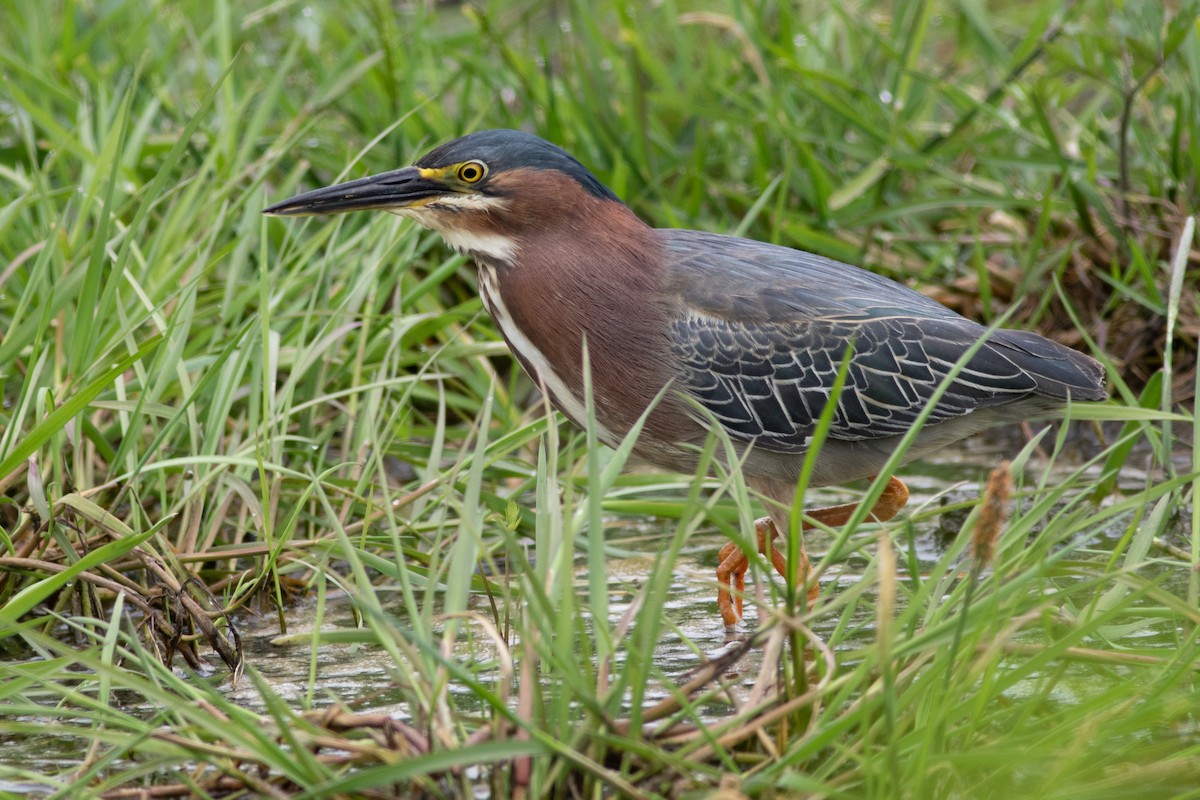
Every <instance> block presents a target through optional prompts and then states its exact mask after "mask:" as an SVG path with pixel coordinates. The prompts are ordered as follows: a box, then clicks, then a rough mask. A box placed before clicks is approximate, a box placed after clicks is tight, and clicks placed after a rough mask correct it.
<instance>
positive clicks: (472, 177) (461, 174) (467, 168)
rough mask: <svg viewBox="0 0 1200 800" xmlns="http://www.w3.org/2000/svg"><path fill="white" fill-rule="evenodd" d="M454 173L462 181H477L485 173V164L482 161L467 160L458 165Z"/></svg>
mask: <svg viewBox="0 0 1200 800" xmlns="http://www.w3.org/2000/svg"><path fill="white" fill-rule="evenodd" d="M456 174H457V175H458V179H459V180H460V181H462V182H463V183H479V181H481V180H482V179H483V176H484V175H486V174H487V164H484V163H483V162H482V161H468V162H466V163H465V164H459V165H458V171H457V173H456Z"/></svg>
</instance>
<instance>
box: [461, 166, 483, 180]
mask: <svg viewBox="0 0 1200 800" xmlns="http://www.w3.org/2000/svg"><path fill="white" fill-rule="evenodd" d="M462 176H463V180H465V181H473V180H477V179H478V178H479V169H478V168H476V167H463V171H462Z"/></svg>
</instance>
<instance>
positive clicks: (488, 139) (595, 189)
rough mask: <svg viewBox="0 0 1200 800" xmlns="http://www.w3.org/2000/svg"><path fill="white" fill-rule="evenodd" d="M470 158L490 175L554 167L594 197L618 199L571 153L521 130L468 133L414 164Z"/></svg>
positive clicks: (442, 163) (426, 165) (434, 164)
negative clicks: (478, 162) (477, 162)
mask: <svg viewBox="0 0 1200 800" xmlns="http://www.w3.org/2000/svg"><path fill="white" fill-rule="evenodd" d="M471 160H478V161H482V162H483V163H485V164H487V165H488V170H489V174H490V175H496V174H497V173H500V172H505V171H507V170H510V169H518V168H521V167H526V168H530V169H551V170H555V171H557V172H561V173H563V174H564V175H569V176H571V177H572V178H574V179H575V180H576V181H577V182H578V183H579V185H580V186H582V187H583V188H584V189H586V190H587V191H588V192H590V193H591V194H593V195H595V196H596V197H600V198H603V199H605V200H614V201H616V202H618V203H619V202H621V201H620V198H618V197H617V196H616V195H615V194H613V193H612V191H611V190H610V189H609V188H608V187H607V186H605V185H604V184H603V183H601V182H600V181H599V179H598V178H596V176H595V175H593V174H592V173H591V172H589V171H588V168H587V167H585V166H584V165H583V164H580V163H579V162H578V161H576V160H575V157H574V156H572V155H571V154H570V153H568V152H567V151H565V150H563V149H562V148H561V147H558V146H557V145H553V144H551V143H550V142H547V141H546V140H545V139H542V138H539V137H537V136H534V135H533V134H532V133H524V132H523V131H512V130H504V129H497V130H490V131H477V132H476V133H469V134H467V135H466V136H464V137H462V138H461V139H455V140H454V141H452V142H446V144H444V145H442V146H440V147H438V148H436V149H434V150H431V151H430V152H429V153H427V154H426V155H425V156H423V157H422V158H421V160H420V161H418V162H417V166H418V167H422V168H426V169H429V168H438V167H445V166H448V165H450V164H458V163H460V162H463V161H471Z"/></svg>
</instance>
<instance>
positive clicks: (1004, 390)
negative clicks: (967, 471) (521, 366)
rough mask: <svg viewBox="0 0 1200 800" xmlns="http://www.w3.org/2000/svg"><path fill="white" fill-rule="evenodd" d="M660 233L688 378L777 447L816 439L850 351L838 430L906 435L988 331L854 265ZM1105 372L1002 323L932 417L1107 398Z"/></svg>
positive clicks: (730, 422) (701, 397)
mask: <svg viewBox="0 0 1200 800" xmlns="http://www.w3.org/2000/svg"><path fill="white" fill-rule="evenodd" d="M661 235H662V240H663V243H664V246H665V248H666V250H667V253H668V256H669V259H668V260H669V266H668V268H667V270H666V273H665V275H664V288H665V289H666V290H667V296H668V297H669V298H670V301H669V302H670V303H671V306H672V307H671V311H670V315H671V325H670V336H671V348H672V354H673V356H674V358H675V360H676V366H677V368H678V369H679V372H680V375H681V381H682V384H683V388H684V389H685V391H686V392H687V393H688V394H689V395H690V396H692V397H693V398H694V399H695V400H696V401H698V402H699V404H700V405H701V406H702V407H703V408H704V409H706V410H707V411H708V412H710V413H711V414H712V415H714V416H715V417H716V418H717V419H718V420H720V422H721V423H722V425H723V426H724V427H725V428H726V429H727V430H728V431H729V433H730V435H732V436H734V437H735V438H737V439H741V440H745V441H755V442H756V443H757V444H758V445H759V446H761V447H765V448H767V449H771V450H778V451H785V452H789V451H794V452H800V451H803V450H804V449H805V447H806V446H807V441H808V439H809V437H810V436H811V435H812V432H813V430H814V429H815V427H816V423H817V420H818V419H819V417H820V414H821V412H822V410H823V409H824V408H825V405H826V404H827V403H828V401H829V398H830V394H831V387H832V386H833V383H834V380H835V378H836V375H837V372H838V369H839V366H840V364H841V363H842V361H843V359H848V364H847V374H846V383H845V386H844V388H843V390H842V393H841V394H840V395H839V397H838V398H837V406H836V410H835V413H834V417H833V424H832V427H831V428H830V432H829V435H830V436H831V437H833V438H835V439H842V440H861V439H878V438H883V437H888V436H896V435H899V434H903V433H904V432H905V431H907V430H908V429H909V428H910V427H911V426H912V424H913V423H914V422H915V421H916V418H917V416H918V415H919V414H920V413H921V411H922V410H923V409H924V408H925V406H926V405H928V403H929V401H930V399H931V398H932V395H933V393H934V391H935V390H936V389H937V387H938V386H939V385H940V384H941V383H942V382H944V381H945V380H946V378H947V376H948V375H949V373H950V372H951V370H952V369H953V367H954V365H955V364H956V363H957V362H958V361H959V360H960V359H961V358H962V357H963V356H964V354H965V353H966V352H967V351H968V350H969V349H970V348H971V347H972V345H974V344H975V343H976V342H977V341H979V339H981V338H983V337H984V336H985V335H986V334H987V331H986V329H985V328H983V327H982V326H980V325H978V324H976V323H974V322H971V321H969V320H967V319H964V318H963V317H961V316H959V315H957V314H955V313H954V312H953V311H950V310H949V309H947V308H946V307H944V306H942V305H941V304H939V303H937V302H935V301H933V300H930V299H929V298H927V297H925V296H924V295H921V294H919V293H917V292H914V291H912V290H910V289H907V288H905V287H903V286H900V285H899V284H897V283H894V282H892V281H889V280H887V279H886V278H882V277H880V276H877V275H874V274H872V273H870V272H866V271H865V270H860V269H858V268H856V267H852V266H849V265H847V264H839V263H838V262H835V261H831V260H829V259H825V258H821V257H819V256H814V255H812V254H809V253H804V252H802V251H798V250H790V249H788V248H782V247H776V246H773V245H768V244H764V243H761V242H753V241H749V240H745V239H736V238H733V237H725V236H717V235H713V234H703V233H698V232H694V231H663V232H661ZM848 351H849V354H848ZM1099 374H1100V373H1099V365H1098V364H1096V362H1094V361H1092V360H1091V359H1090V358H1088V357H1087V356H1084V355H1082V354H1079V353H1076V352H1075V351H1073V350H1070V349H1068V348H1064V347H1062V346H1060V345H1057V344H1054V343H1053V342H1050V341H1048V340H1045V339H1042V338H1041V337H1039V336H1036V335H1034V334H1025V333H1021V332H1017V331H993V332H992V333H991V335H990V336H988V339H987V341H985V342H984V344H983V345H982V346H980V347H979V349H978V350H977V351H976V352H975V353H974V354H973V355H972V356H971V358H970V359H969V360H967V362H966V363H965V364H964V366H963V368H962V369H961V370H960V371H959V372H958V374H957V375H956V376H955V377H954V379H953V380H951V381H949V382H948V383H947V386H946V390H945V392H944V393H943V395H942V396H941V398H940V399H939V401H938V403H937V405H936V407H935V408H934V409H933V410H932V412H931V413H930V416H929V420H928V424H936V423H938V422H942V421H945V420H948V419H951V418H954V417H958V416H962V415H964V414H967V413H970V412H971V411H973V410H975V409H977V408H980V407H983V406H990V405H1000V404H1004V403H1008V402H1012V401H1015V400H1019V399H1022V398H1025V397H1030V396H1037V395H1042V396H1046V397H1051V398H1061V399H1066V398H1067V397H1068V396H1071V397H1075V398H1076V399H1099V398H1100V397H1102V396H1103V392H1102V389H1100V388H1098V387H1099V385H1100V384H1099Z"/></svg>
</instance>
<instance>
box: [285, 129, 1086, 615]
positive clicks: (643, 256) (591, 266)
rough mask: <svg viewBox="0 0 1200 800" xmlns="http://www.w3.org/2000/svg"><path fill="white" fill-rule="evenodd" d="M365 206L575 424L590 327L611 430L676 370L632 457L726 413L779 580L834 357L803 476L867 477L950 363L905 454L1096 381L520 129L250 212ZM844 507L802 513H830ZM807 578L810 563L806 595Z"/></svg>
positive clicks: (664, 452) (725, 594) (728, 579)
mask: <svg viewBox="0 0 1200 800" xmlns="http://www.w3.org/2000/svg"><path fill="white" fill-rule="evenodd" d="M362 209H379V210H381V211H389V212H391V213H393V214H398V215H400V216H403V217H409V218H411V219H413V220H416V222H417V223H418V224H420V225H422V226H424V227H427V228H431V229H433V230H434V231H436V232H437V233H439V234H440V235H441V236H442V238H443V239H444V240H445V241H446V243H447V244H448V245H449V246H450V247H451V248H453V249H454V250H456V251H457V252H459V253H462V254H465V255H467V256H469V257H471V258H472V259H473V260H474V261H475V264H476V265H477V267H478V274H479V293H480V295H481V297H482V299H483V304H484V307H485V308H487V310H488V312H489V313H490V314H491V316H492V319H493V320H495V323H496V325H497V327H498V328H499V329H500V333H501V334H502V335H503V336H504V339H505V341H507V342H508V346H509V348H510V349H511V350H512V351H513V354H514V355H515V356H516V357H517V360H518V361H519V362H520V363H521V366H522V367H524V369H525V371H526V372H527V373H528V374H529V376H530V378H532V379H533V381H534V382H535V383H536V384H537V385H538V386H539V387H540V388H541V390H542V391H543V392H544V393H545V394H546V395H547V396H548V397H549V398H550V400H551V401H552V402H553V404H554V405H555V406H556V407H557V408H558V409H559V410H560V411H562V413H563V414H564V415H565V416H566V417H567V418H568V419H570V420H571V421H572V422H574V423H575V424H576V425H582V424H583V423H584V421H585V419H586V413H585V401H584V397H583V385H584V382H583V365H584V348H585V346H586V349H587V361H588V363H589V364H590V369H591V380H592V391H593V398H594V404H595V421H596V427H597V435H598V438H599V439H600V440H601V441H602V442H604V443H605V444H608V445H610V446H616V445H617V444H618V443H620V442H621V440H622V439H623V437H625V435H626V434H627V433H628V432H629V431H630V429H631V427H632V426H633V425H634V423H635V422H636V421H637V420H638V418H639V417H640V416H641V415H642V414H643V412H645V411H646V409H647V408H649V407H650V406H651V405H652V404H653V403H654V400H655V398H656V397H657V396H658V395H659V394H660V392H661V391H662V390H663V388H664V387H668V386H669V387H670V389H669V390H668V391H667V392H666V393H665V394H664V396H663V398H662V399H661V401H660V402H659V403H658V404H657V405H654V407H653V409H652V410H651V411H650V413H649V415H648V416H647V418H646V421H645V425H644V428H643V430H642V432H641V434H640V436H639V437H638V439H637V442H636V445H635V447H634V452H635V453H636V454H637V455H638V456H640V457H641V458H643V459H645V460H646V461H649V462H651V463H652V464H655V465H658V466H660V467H663V468H666V469H670V470H677V471H683V472H688V471H694V470H695V469H696V468H697V465H698V458H699V455H698V453H699V450H700V448H699V445H701V444H702V443H703V442H704V440H705V437H706V436H708V435H709V433H710V428H711V427H712V426H713V425H720V426H721V427H722V428H724V430H725V431H726V433H728V435H729V437H730V438H731V439H732V440H733V441H734V442H735V443H737V444H738V445H739V446H742V447H743V448H744V453H743V456H744V457H743V458H742V459H741V460H740V468H741V470H742V473H743V475H744V477H745V480H746V483H747V485H748V486H749V487H750V488H752V489H754V490H755V491H756V492H758V493H759V494H761V495H762V497H763V498H764V499H765V505H766V508H767V514H768V516H766V517H764V518H762V519H760V520H758V521H757V522H756V523H755V529H756V534H757V539H758V547H759V550H760V552H762V553H764V554H765V555H767V556H768V557H769V558H770V560H771V562H772V564H773V565H774V566H775V568H776V569H777V570H778V571H779V573H780V574H781V575H783V576H784V577H785V579H788V580H795V581H797V582H799V581H800V580H808V578H809V569H810V568H809V564H808V558H807V556H806V555H805V553H804V549H803V546H801V548H800V554H801V559H800V560H801V563H800V564H799V565H797V567H798V574H797V575H796V576H788V575H787V574H786V573H787V570H786V566H785V560H784V558H783V556H782V555H781V554H780V552H779V551H778V550H776V549H775V546H774V544H773V541H774V539H775V538H776V536H777V532H778V531H780V530H784V531H786V530H787V529H788V528H787V523H788V511H787V509H790V508H791V505H792V499H793V493H794V490H795V487H796V484H797V481H798V479H799V476H800V471H801V467H802V465H803V463H804V460H805V454H806V451H807V450H808V448H809V446H810V441H811V438H812V436H813V433H814V430H815V428H816V426H817V422H818V420H819V418H820V416H821V412H822V409H823V408H824V407H825V406H826V404H827V403H828V402H830V396H831V394H832V388H833V385H834V381H835V379H836V378H837V376H838V373H839V370H840V369H845V377H844V386H843V390H842V391H841V392H840V394H838V395H837V397H836V398H835V400H834V402H836V408H835V410H834V412H833V421H832V425H831V427H830V428H829V430H828V432H827V434H826V439H825V441H824V442H823V444H822V446H821V448H820V450H819V452H818V453H817V454H816V456H815V463H814V468H813V471H812V473H811V477H810V485H812V486H825V485H831V484H841V483H846V482H849V481H852V480H855V479H858V478H864V477H869V476H872V475H876V474H877V473H878V472H879V471H880V470H881V469H882V468H883V467H884V465H885V463H886V462H887V461H888V459H889V457H890V456H891V454H892V453H893V451H894V449H895V448H896V445H897V444H898V442H899V441H900V439H901V438H902V437H903V436H904V434H905V433H906V432H907V431H908V430H909V428H910V427H911V426H912V425H913V424H914V422H915V421H916V419H917V417H918V416H919V415H920V414H921V413H922V411H923V409H924V408H925V406H927V405H928V404H929V402H930V400H931V399H932V395H933V394H934V391H935V390H936V389H937V388H938V386H939V384H940V383H943V382H945V383H946V387H945V389H944V392H943V394H942V395H941V397H940V398H939V399H938V400H937V403H936V405H935V407H934V408H933V409H932V410H931V411H930V413H929V415H928V417H927V419H926V421H925V424H924V426H923V427H922V429H921V430H920V431H919V432H918V434H917V436H916V437H915V441H914V442H912V443H911V446H910V447H909V449H908V450H907V451H906V453H905V454H904V459H905V460H911V459H915V458H919V457H920V456H922V455H924V454H927V453H929V452H931V451H933V450H937V449H939V448H941V447H944V446H945V445H947V444H950V443H951V442H954V441H956V440H958V439H961V438H963V437H965V436H968V435H970V434H973V433H975V432H977V431H979V430H981V429H982V428H984V427H987V426H988V425H990V424H993V423H995V422H1000V421H1009V420H1025V419H1028V418H1030V417H1031V416H1035V415H1042V414H1045V413H1047V412H1052V411H1054V410H1055V409H1056V408H1059V407H1061V406H1063V405H1064V404H1065V403H1066V402H1068V401H1070V400H1101V399H1103V398H1104V396H1105V392H1104V379H1103V375H1104V371H1103V368H1102V367H1101V365H1100V364H1099V363H1098V362H1097V361H1095V360H1094V359H1092V358H1090V357H1088V356H1086V355H1083V354H1082V353H1079V352H1076V351H1075V350H1072V349H1070V348H1067V347H1064V346H1062V345H1059V344H1057V343H1055V342H1052V341H1050V340H1048V339H1045V338H1043V337H1041V336H1038V335H1036V334H1033V333H1028V332H1025V331H1015V330H991V331H988V330H987V329H986V328H984V327H983V326H981V325H979V324H977V323H975V322H972V321H970V320H968V319H965V318H964V317H961V316H959V315H958V314H956V313H955V312H953V311H951V310H950V309H948V308H946V307H945V306H943V305H941V304H939V303H937V302H936V301H934V300H931V299H930V298H928V297H925V296H924V295H922V294H920V293H918V292H915V291H913V290H911V289H908V288H905V287H904V286H901V285H900V284H898V283H895V282H893V281H890V280H888V279H886V278H883V277H880V276H878V275H875V274H873V273H871V272H868V271H866V270H862V269H859V268H857V267H853V266H850V265H848V264H842V263H839V262H836V261H832V260H830V259H828V258H823V257H821V256H817V255H813V254H812V253H806V252H804V251H801V250H793V249H790V248H787V247H779V246H776V245H771V244H765V243H763V242H757V241H752V240H748V239H742V238H738V237H735V236H723V235H720V234H715V233H702V232H700V231H690V230H667V229H657V228H652V227H650V226H649V225H647V224H646V223H645V222H643V221H642V220H641V219H639V218H638V217H637V216H636V215H635V214H634V213H633V211H631V210H630V209H629V208H628V207H627V206H626V205H625V204H624V203H622V202H621V200H620V199H619V198H618V197H617V196H616V195H615V194H613V193H612V192H611V191H610V190H609V189H608V188H607V187H606V186H605V185H604V184H603V183H601V182H600V181H599V180H597V178H596V177H595V176H594V175H592V173H591V172H589V171H588V170H587V168H585V167H584V166H583V165H582V164H580V163H579V161H577V160H576V159H575V158H573V157H572V156H570V155H569V154H568V153H566V152H565V151H564V150H562V149H561V148H559V147H557V146H555V145H553V144H551V143H549V142H547V141H545V140H543V139H540V138H538V137H537V136H533V135H531V134H528V133H522V132H519V131H511V130H488V131H479V132H477V133H473V134H470V135H468V136H464V137H462V138H460V139H456V140H454V141H452V142H449V143H447V144H444V145H442V146H440V147H438V148H436V149H435V150H433V151H432V152H430V153H429V154H428V155H426V156H425V157H423V158H422V159H420V160H419V161H417V163H416V165H415V166H411V167H405V168H403V169H397V170H393V171H391V172H385V173H382V174H380V175H374V176H371V177H367V178H361V179H359V180H355V181H350V182H348V183H342V184H338V185H336V186H330V187H327V188H324V189H317V190H315V191H311V192H307V193H305V194H301V195H298V196H296V197H293V198H291V199H290V200H285V201H283V202H282V203H279V204H277V205H274V206H271V207H270V208H268V209H266V211H265V212H264V213H266V214H271V215H277V216H303V215H313V214H333V213H340V212H345V211H358V210H362ZM981 339H984V341H983V343H982V344H980V345H979V346H978V348H977V349H976V350H975V351H974V353H973V354H971V355H970V357H969V358H965V361H964V364H963V365H962V366H961V368H960V370H959V371H958V372H957V373H952V370H953V368H954V367H955V365H956V363H957V362H958V361H960V360H961V359H964V357H965V356H966V355H967V354H968V352H969V350H970V348H972V347H973V346H975V345H976V344H977V343H978V342H979V341H980V340H981ZM847 350H850V352H849V354H847ZM843 362H846V365H845V366H844V367H843ZM907 499H908V490H907V489H906V488H905V486H904V484H903V483H901V482H900V480H898V479H897V478H895V477H894V476H892V477H890V479H889V482H888V484H887V486H886V488H885V489H884V490H883V492H882V494H881V495H880V497H879V499H878V501H877V502H876V503H875V504H874V506H873V507H872V509H871V515H872V517H873V518H874V519H875V520H878V521H883V520H887V519H889V518H891V517H892V516H894V515H895V514H896V513H897V511H899V510H900V508H901V507H902V506H903V505H904V504H905V502H906V501H907ZM855 507H856V504H854V503H850V504H847V505H842V506H835V507H832V508H822V509H816V510H812V511H809V512H808V513H807V517H808V518H809V519H810V520H813V521H816V522H820V523H823V524H825V525H830V526H835V525H841V524H844V523H845V522H846V521H847V520H848V519H849V517H850V516H851V514H852V513H853V512H854V510H855ZM802 527H803V528H811V527H814V526H813V524H812V522H810V521H809V520H805V523H804V525H803V526H802ZM747 568H748V561H747V558H746V555H745V554H744V553H743V552H742V550H741V549H740V548H739V547H737V546H736V545H735V544H734V543H733V542H730V543H729V544H727V545H726V546H725V547H724V548H723V549H722V550H721V553H720V565H719V567H718V569H717V580H718V589H719V591H718V601H717V602H718V607H719V608H720V611H721V616H722V618H723V619H724V620H725V623H726V624H727V625H733V624H736V622H737V621H738V620H739V618H740V617H741V612H742V592H741V590H742V589H744V581H745V574H746V570H747ZM731 586H734V587H736V588H737V589H738V590H739V591H737V592H736V593H731ZM816 596H817V586H816V584H815V582H812V585H810V586H809V589H808V597H809V599H810V601H813V600H815V599H816ZM735 599H736V603H735ZM735 605H736V611H735Z"/></svg>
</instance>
